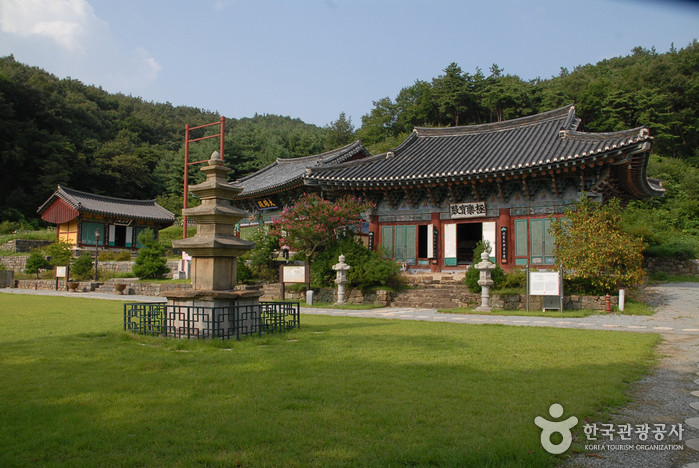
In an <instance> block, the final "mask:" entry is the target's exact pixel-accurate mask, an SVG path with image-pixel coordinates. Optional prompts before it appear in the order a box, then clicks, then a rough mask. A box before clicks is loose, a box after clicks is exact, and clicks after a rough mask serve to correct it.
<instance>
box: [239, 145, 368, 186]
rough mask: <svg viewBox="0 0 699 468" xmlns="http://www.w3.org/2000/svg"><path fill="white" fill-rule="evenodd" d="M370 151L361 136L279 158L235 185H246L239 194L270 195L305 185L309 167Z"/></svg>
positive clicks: (324, 164) (343, 159) (332, 163)
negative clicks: (340, 144) (313, 152)
mask: <svg viewBox="0 0 699 468" xmlns="http://www.w3.org/2000/svg"><path fill="white" fill-rule="evenodd" d="M360 153H364V154H365V155H366V156H369V155H370V153H369V151H368V150H367V149H366V148H364V146H363V145H362V142H361V141H360V140H357V141H355V142H354V143H350V144H349V145H347V146H343V147H341V148H337V149H334V150H332V151H328V152H326V153H321V154H316V155H313V156H305V157H301V158H292V159H277V160H276V161H275V162H273V163H272V164H270V165H269V166H267V167H265V168H264V169H260V170H259V171H257V172H255V173H254V174H251V175H249V176H247V177H243V178H242V179H240V180H238V181H237V182H235V183H234V184H233V185H234V186H238V187H243V191H242V192H241V193H240V194H239V195H238V197H237V198H250V197H255V196H262V195H267V194H270V193H274V192H278V191H280V190H285V189H287V188H291V187H295V186H298V185H303V175H304V174H305V173H306V169H308V168H310V167H318V166H327V165H334V164H340V163H342V162H344V161H347V160H348V159H350V158H352V157H354V156H356V155H358V154H360Z"/></svg>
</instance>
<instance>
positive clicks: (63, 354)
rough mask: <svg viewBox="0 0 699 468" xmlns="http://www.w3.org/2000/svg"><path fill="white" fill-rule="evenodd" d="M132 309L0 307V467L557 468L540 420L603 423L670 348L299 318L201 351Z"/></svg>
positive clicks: (647, 337)
mask: <svg viewBox="0 0 699 468" xmlns="http://www.w3.org/2000/svg"><path fill="white" fill-rule="evenodd" d="M122 307H123V305H122V304H121V303H119V302H113V301H97V300H89V299H79V298H62V297H42V296H21V295H10V294H0V330H2V333H0V373H1V375H2V378H1V379H0V401H2V402H3V405H2V407H3V409H2V411H1V412H0V466H3V467H11V466H47V467H52V466H61V467H84V466H109V467H119V466H128V467H132V466H133V467H136V466H138V467H152V466H163V467H171V466H186V467H189V466H206V467H219V466H220V467H230V466H245V467H275V468H276V467H307V466H311V467H314V466H329V467H338V466H339V467H344V466H348V467H349V466H352V467H354V466H371V467H392V466H395V467H399V466H400V467H403V466H478V467H481V466H491V467H496V466H497V467H546V466H554V465H555V464H556V463H557V462H558V461H560V457H553V456H551V455H549V454H547V453H546V452H545V451H544V450H543V449H542V448H541V445H540V441H539V437H540V433H541V432H540V429H539V428H538V427H536V426H535V425H534V418H535V417H536V416H543V417H546V418H547V419H548V418H549V415H548V408H549V406H550V405H551V404H553V403H560V404H561V405H563V407H564V409H565V413H564V417H565V418H567V417H568V416H569V415H575V416H577V417H578V419H579V420H580V421H581V422H582V421H583V420H584V418H586V417H589V418H592V419H591V420H593V421H600V420H601V419H600V418H602V417H603V415H602V413H603V412H604V410H605V408H606V407H607V406H609V405H620V404H623V403H624V402H625V401H626V398H625V396H624V395H625V393H624V392H625V390H626V388H627V384H628V382H630V381H633V380H635V379H638V378H639V377H640V376H641V375H642V374H643V373H644V372H645V371H646V370H647V369H648V366H649V365H651V363H652V358H653V353H654V351H653V349H654V345H655V344H656V343H657V341H658V336H657V335H654V334H642V333H622V332H612V331H590V330H565V329H555V328H543V327H542V328H535V327H532V328H525V327H508V326H503V325H465V324H449V323H428V322H413V321H402V320H381V319H364V318H351V317H327V316H309V315H303V316H302V318H301V320H302V329H301V330H299V331H294V332H291V333H287V334H283V335H275V336H271V337H263V338H251V339H247V340H245V341H243V342H235V341H228V342H205V343H202V342H190V341H184V340H174V339H160V338H147V337H140V336H135V335H131V334H127V333H124V332H122V331H121V328H122V313H123V309H122ZM575 430H576V434H577V436H578V437H580V436H581V434H582V424H581V423H579V424H578V426H577V427H576V428H575ZM583 438H584V436H583Z"/></svg>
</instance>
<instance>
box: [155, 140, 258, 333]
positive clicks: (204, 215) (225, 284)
mask: <svg viewBox="0 0 699 468" xmlns="http://www.w3.org/2000/svg"><path fill="white" fill-rule="evenodd" d="M201 171H202V172H204V173H205V174H206V181H204V182H202V183H201V184H198V185H194V186H192V187H190V189H189V190H190V191H191V192H192V193H193V194H194V195H196V196H197V197H198V198H199V199H200V200H201V205H199V206H197V207H194V208H188V209H185V210H182V214H183V215H184V216H187V217H188V218H189V219H192V220H194V221H195V222H196V224H197V234H196V235H195V236H194V237H191V238H187V239H181V240H173V241H172V246H173V247H174V248H176V249H180V250H182V251H185V252H187V254H189V255H191V257H192V264H191V279H192V290H188V291H169V292H166V293H164V295H165V296H166V297H167V298H168V305H171V306H176V307H178V306H179V307H202V308H222V307H236V306H249V305H257V304H258V303H259V297H260V296H262V294H263V293H262V292H261V291H260V290H259V289H254V290H249V289H236V282H237V274H236V271H237V265H238V257H239V256H241V255H242V254H244V253H245V252H247V251H248V250H250V249H252V248H254V247H255V243H254V242H250V241H246V240H243V239H240V238H238V237H236V236H235V225H236V223H238V221H240V220H241V219H243V218H247V217H248V216H249V213H247V212H245V211H243V210H240V209H237V208H234V207H233V206H231V204H230V200H232V199H233V198H235V196H236V195H237V194H238V193H240V191H241V190H242V188H241V187H234V186H233V185H231V184H229V183H228V182H227V181H226V174H228V173H229V172H230V171H231V169H230V168H229V167H226V166H224V165H223V161H222V160H221V156H220V155H219V153H218V152H217V151H214V153H213V154H212V155H211V159H209V161H208V165H206V166H204V167H202V168H201ZM174 325H175V326H178V324H174ZM179 326H181V325H179ZM188 326H190V327H191V326H194V327H195V328H198V329H199V331H200V332H206V328H207V325H206V324H205V323H199V324H191V325H188Z"/></svg>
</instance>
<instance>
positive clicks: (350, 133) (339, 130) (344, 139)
mask: <svg viewBox="0 0 699 468" xmlns="http://www.w3.org/2000/svg"><path fill="white" fill-rule="evenodd" d="M325 130H326V133H325V149H326V150H332V149H335V148H340V147H341V146H345V145H348V144H350V143H352V141H353V140H354V125H352V117H350V118H347V117H346V116H345V113H344V112H340V116H339V117H338V118H337V120H336V121H334V122H330V123H329V124H328V125H326V127H325Z"/></svg>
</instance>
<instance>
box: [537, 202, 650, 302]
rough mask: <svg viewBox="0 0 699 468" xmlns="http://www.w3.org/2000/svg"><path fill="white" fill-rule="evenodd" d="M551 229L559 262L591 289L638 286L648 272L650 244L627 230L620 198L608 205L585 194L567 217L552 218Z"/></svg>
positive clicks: (579, 284)
mask: <svg viewBox="0 0 699 468" xmlns="http://www.w3.org/2000/svg"><path fill="white" fill-rule="evenodd" d="M549 232H550V233H551V235H552V236H553V237H554V238H555V239H556V244H555V256H556V265H557V266H558V267H559V268H561V269H563V270H564V272H565V273H564V279H566V280H569V282H570V284H572V285H575V286H576V287H585V288H589V289H588V292H589V293H592V294H597V293H599V292H602V293H606V292H612V291H616V290H617V289H619V288H621V287H626V288H634V287H636V286H637V285H638V284H640V283H641V281H642V280H643V277H644V276H645V272H644V271H643V266H642V264H643V255H642V252H643V250H644V249H645V248H646V245H645V244H644V242H643V241H642V240H640V239H634V238H633V237H632V236H631V235H630V234H628V233H627V232H625V231H623V229H622V217H621V206H620V202H619V200H617V199H616V198H612V199H611V200H609V201H608V202H607V203H606V204H604V205H602V204H600V203H596V202H593V201H592V200H590V199H589V198H587V197H583V198H581V199H580V200H578V201H576V202H575V207H574V209H566V210H565V217H563V218H557V219H552V220H551V229H550V230H549Z"/></svg>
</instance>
